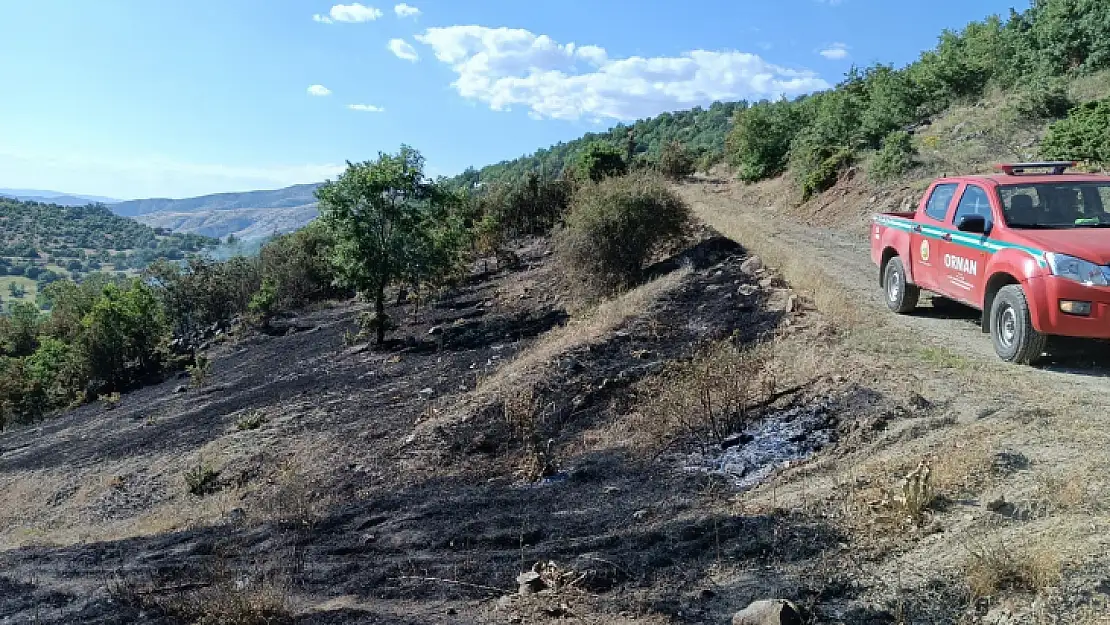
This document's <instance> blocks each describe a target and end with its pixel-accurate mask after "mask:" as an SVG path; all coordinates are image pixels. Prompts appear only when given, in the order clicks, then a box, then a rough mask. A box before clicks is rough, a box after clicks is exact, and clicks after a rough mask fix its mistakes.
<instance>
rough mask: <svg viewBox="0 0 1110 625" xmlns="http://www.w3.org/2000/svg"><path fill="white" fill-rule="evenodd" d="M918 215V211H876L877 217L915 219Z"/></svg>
mask: <svg viewBox="0 0 1110 625" xmlns="http://www.w3.org/2000/svg"><path fill="white" fill-rule="evenodd" d="M916 216H917V211H889V212H882V213H875V217H899V218H901V219H909V220H910V221H913V219H914V217H916Z"/></svg>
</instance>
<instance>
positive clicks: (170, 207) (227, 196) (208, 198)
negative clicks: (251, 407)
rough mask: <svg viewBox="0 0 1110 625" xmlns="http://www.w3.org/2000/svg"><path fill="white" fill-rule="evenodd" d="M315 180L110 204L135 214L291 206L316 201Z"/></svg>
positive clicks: (119, 211) (121, 211) (127, 214)
mask: <svg viewBox="0 0 1110 625" xmlns="http://www.w3.org/2000/svg"><path fill="white" fill-rule="evenodd" d="M318 186H320V185H319V184H298V185H293V186H291V187H285V188H284V189H274V190H267V191H246V192H243V193H216V194H213V195H202V196H200V197H192V198H185V199H180V200H171V199H168V198H154V199H149V200H130V201H127V202H120V203H118V204H113V205H112V206H111V208H112V211H113V212H115V213H116V214H117V215H123V216H125V217H136V216H139V215H147V214H150V213H163V212H164V213H194V212H200V211H221V210H240V209H259V208H295V207H299V206H306V205H309V204H315V203H316V197H315V196H314V195H313V192H315V191H316V187H318Z"/></svg>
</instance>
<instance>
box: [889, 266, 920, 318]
mask: <svg viewBox="0 0 1110 625" xmlns="http://www.w3.org/2000/svg"><path fill="white" fill-rule="evenodd" d="M883 293H884V294H885V295H886V297H885V298H884V299H886V305H887V307H888V308H890V309H891V310H893V311H894V312H896V313H902V314H904V313H908V312H911V311H912V310H913V309H915V308H917V300H918V299H919V298H920V297H921V289H919V288H917V286H916V285H913V284H910V283H909V282H906V268H905V267H904V266H903V265H902V259H901V258H898V257H897V256H895V257H894V258H892V259H890V260H889V261H887V263H886V268H885V269H884V270H883Z"/></svg>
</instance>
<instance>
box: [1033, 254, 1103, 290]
mask: <svg viewBox="0 0 1110 625" xmlns="http://www.w3.org/2000/svg"><path fill="white" fill-rule="evenodd" d="M1044 257H1045V260H1047V261H1048V269H1049V271H1051V272H1052V275H1054V276H1059V277H1061V278H1067V279H1068V280H1074V281H1075V282H1078V283H1080V284H1085V285H1087V286H1110V282H1108V281H1107V279H1106V273H1104V272H1103V267H1102V266H1100V265H1096V264H1094V263H1092V262H1088V261H1085V260H1083V259H1081V258H1076V257H1074V256H1068V255H1067V254H1053V253H1052V252H1046V253H1045V255H1044Z"/></svg>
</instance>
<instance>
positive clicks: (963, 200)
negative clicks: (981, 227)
mask: <svg viewBox="0 0 1110 625" xmlns="http://www.w3.org/2000/svg"><path fill="white" fill-rule="evenodd" d="M965 215H982V216H983V218H984V219H986V220H987V226H988V229H989V227H990V224H991V221H992V220H991V201H990V198H988V197H987V192H986V191H984V190H983V189H982V188H981V187H977V186H975V185H973V184H969V185H967V187H966V188H965V189H964V194H963V195H962V196H960V204H959V205H958V206H956V215H955V216H954V217H953V218H952V223H953V224H954V225H959V223H960V219H961V218H963V217H964V216H965Z"/></svg>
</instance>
